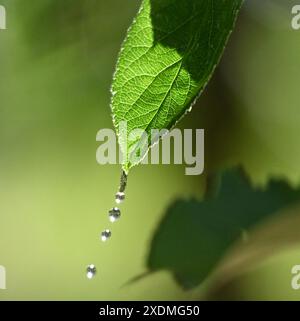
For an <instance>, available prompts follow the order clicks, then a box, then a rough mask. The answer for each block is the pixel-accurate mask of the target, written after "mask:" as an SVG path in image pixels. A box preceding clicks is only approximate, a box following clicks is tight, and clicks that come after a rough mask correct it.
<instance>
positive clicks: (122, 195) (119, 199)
mask: <svg viewBox="0 0 300 321" xmlns="http://www.w3.org/2000/svg"><path fill="white" fill-rule="evenodd" d="M115 199H116V203H117V204H120V203H122V202H123V201H124V200H125V193H123V192H118V193H117V194H116V198H115Z"/></svg>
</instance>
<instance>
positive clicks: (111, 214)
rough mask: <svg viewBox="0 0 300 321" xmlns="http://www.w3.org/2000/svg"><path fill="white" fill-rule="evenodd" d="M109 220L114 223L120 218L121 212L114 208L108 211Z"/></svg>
mask: <svg viewBox="0 0 300 321" xmlns="http://www.w3.org/2000/svg"><path fill="white" fill-rule="evenodd" d="M108 216H109V220H110V221H111V222H112V223H114V222H115V221H117V220H118V219H119V218H120V216H121V211H120V210H119V209H118V208H117V207H114V208H112V209H111V210H110V211H109V215H108Z"/></svg>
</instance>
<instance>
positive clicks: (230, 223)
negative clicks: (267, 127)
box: [148, 170, 300, 288]
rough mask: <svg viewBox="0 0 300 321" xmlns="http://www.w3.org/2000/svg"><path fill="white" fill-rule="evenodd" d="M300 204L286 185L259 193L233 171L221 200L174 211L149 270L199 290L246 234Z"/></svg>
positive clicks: (156, 241) (179, 204)
mask: <svg viewBox="0 0 300 321" xmlns="http://www.w3.org/2000/svg"><path fill="white" fill-rule="evenodd" d="M298 200H300V191H299V190H293V189H291V188H290V187H289V185H288V184H287V183H285V182H282V181H272V182H270V184H269V185H268V187H267V188H266V190H260V189H254V188H252V187H251V185H250V184H249V183H248V182H247V180H246V179H245V177H243V176H242V175H241V174H240V173H239V171H238V170H231V171H227V172H225V173H224V174H223V177H222V183H221V187H220V190H219V192H218V193H217V195H216V197H215V198H209V199H206V200H203V201H202V202H199V201H196V200H190V201H185V200H178V201H176V202H175V203H174V204H172V205H171V206H170V208H169V209H168V210H167V213H166V215H165V216H164V218H163V220H162V222H161V223H160V224H159V227H158V229H157V231H156V232H155V234H154V237H153V240H152V242H151V250H150V253H149V257H148V268H149V269H150V270H151V271H157V270H161V269H167V270H169V271H171V272H172V273H173V275H174V277H175V278H176V279H177V281H178V282H179V283H180V284H181V285H182V286H183V287H185V288H191V287H194V286H197V285H199V284H200V283H201V282H203V281H204V280H205V279H206V277H207V276H208V275H209V274H210V272H212V270H213V268H214V267H215V266H216V264H217V263H218V262H219V260H220V259H221V258H222V257H223V255H224V254H225V252H226V251H227V250H228V249H229V247H230V246H231V245H232V244H233V242H234V241H236V240H237V239H239V238H240V237H241V236H242V234H243V233H244V232H246V231H247V230H248V229H249V228H251V227H253V226H255V225H256V224H258V223H259V222H261V221H262V220H264V219H266V218H267V217H269V216H271V215H274V214H275V213H276V212H278V211H279V210H281V209H283V208H285V207H286V206H288V205H290V204H292V203H295V202H296V201H298Z"/></svg>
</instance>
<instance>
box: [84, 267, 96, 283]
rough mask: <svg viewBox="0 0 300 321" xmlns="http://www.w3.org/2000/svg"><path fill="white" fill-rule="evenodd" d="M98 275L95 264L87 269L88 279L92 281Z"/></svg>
mask: <svg viewBox="0 0 300 321" xmlns="http://www.w3.org/2000/svg"><path fill="white" fill-rule="evenodd" d="M96 273H97V269H96V267H95V265H94V264H90V265H88V266H87V268H86V277H87V278H88V279H92V278H93V277H94V276H95V274H96Z"/></svg>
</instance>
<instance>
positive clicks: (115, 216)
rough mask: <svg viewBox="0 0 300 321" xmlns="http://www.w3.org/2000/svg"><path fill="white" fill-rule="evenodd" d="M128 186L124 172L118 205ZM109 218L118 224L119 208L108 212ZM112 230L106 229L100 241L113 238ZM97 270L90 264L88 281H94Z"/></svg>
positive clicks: (87, 271)
mask: <svg viewBox="0 0 300 321" xmlns="http://www.w3.org/2000/svg"><path fill="white" fill-rule="evenodd" d="M126 185H127V174H126V173H125V172H124V171H122V174H121V180H120V187H119V190H118V192H117V193H116V196H115V201H116V203H117V204H121V203H122V202H123V201H124V200H125V189H126ZM108 217H109V220H110V222H111V223H114V222H116V221H117V220H119V219H120V217H121V211H120V209H119V208H118V207H113V208H112V209H111V210H109V212H108ZM111 234H112V233H111V230H109V229H105V230H103V231H102V232H101V234H100V239H101V241H102V242H106V241H107V240H108V239H110V237H111ZM96 272H97V269H96V266H95V265H94V264H90V265H88V266H87V268H86V276H87V278H88V279H92V278H93V277H94V276H95V275H96Z"/></svg>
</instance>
